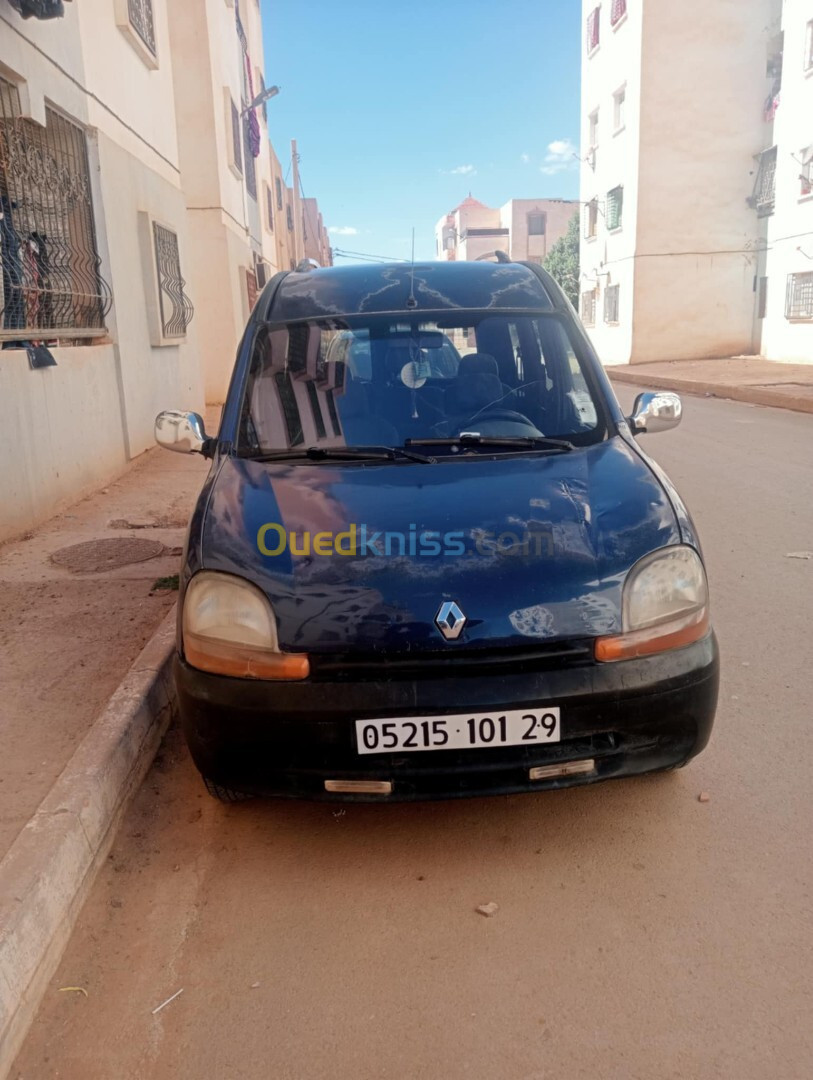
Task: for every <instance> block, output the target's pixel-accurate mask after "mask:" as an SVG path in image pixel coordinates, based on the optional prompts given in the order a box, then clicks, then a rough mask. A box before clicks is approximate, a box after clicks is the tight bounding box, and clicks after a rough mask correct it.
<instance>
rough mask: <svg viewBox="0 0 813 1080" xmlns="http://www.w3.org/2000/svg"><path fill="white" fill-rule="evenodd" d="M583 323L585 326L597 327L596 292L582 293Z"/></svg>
mask: <svg viewBox="0 0 813 1080" xmlns="http://www.w3.org/2000/svg"><path fill="white" fill-rule="evenodd" d="M582 322H583V323H584V325H585V326H595V325H596V290H595V289H590V290H588V291H587V292H583V293H582Z"/></svg>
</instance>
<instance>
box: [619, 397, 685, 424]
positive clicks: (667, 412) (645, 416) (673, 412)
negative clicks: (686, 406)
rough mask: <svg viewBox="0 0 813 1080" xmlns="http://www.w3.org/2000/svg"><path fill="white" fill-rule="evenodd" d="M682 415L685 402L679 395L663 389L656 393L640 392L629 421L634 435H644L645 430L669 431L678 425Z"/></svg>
mask: <svg viewBox="0 0 813 1080" xmlns="http://www.w3.org/2000/svg"><path fill="white" fill-rule="evenodd" d="M682 416H683V404H682V402H681V400H680V398H679V397H678V395H677V394H671V393H668V392H666V391H662V390H661V391H658V392H657V393H654V394H639V395H638V397H637V398H636V399H635V404H634V405H633V407H632V416H630V417H629V418H628V420H627V423H628V424H629V426H630V428H631V429H632V434H633V435H643V434H644V433H645V432H646V433H650V432H654V431H669V429H670V428H673V427H677V426H678V424H679V423H680V419H681V417H682Z"/></svg>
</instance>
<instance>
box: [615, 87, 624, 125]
mask: <svg viewBox="0 0 813 1080" xmlns="http://www.w3.org/2000/svg"><path fill="white" fill-rule="evenodd" d="M626 111H627V88H626V87H625V86H622V87H621V89H620V90H616V92H615V93H614V94H613V124H614V126H615V130H616V131H620V130H621V129H622V128H623V127H624V125H625V123H626Z"/></svg>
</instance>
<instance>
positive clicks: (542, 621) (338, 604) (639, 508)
mask: <svg viewBox="0 0 813 1080" xmlns="http://www.w3.org/2000/svg"><path fill="white" fill-rule="evenodd" d="M203 518H204V524H203V526H202V533H201V534H200V539H199V546H198V548H197V552H196V555H195V557H193V560H192V561H193V563H194V564H196V566H195V568H200V567H204V568H206V569H210V570H221V571H225V572H228V573H233V574H239V575H241V576H242V577H245V578H248V579H249V580H251V581H253V582H255V583H256V584H257V585H258V586H259V587H260V588H261V589H262V590H263V592H264V593H265V594H266V595H267V596H268V597H269V599H270V600H271V602H272V605H273V608H274V612H275V614H276V618H277V624H278V631H279V640H280V644H281V646H282V647H283V648H286V649H292V650H309V651H313V652H328V651H330V652H335V651H339V652H348V651H349V652H355V651H366V652H369V651H387V652H391V651H406V650H409V651H410V652H411V653H413V654H414V653H416V652H421V651H427V650H435V651H436V650H438V649H449V648H461V647H483V648H485V647H494V646H503V647H510V646H522V645H525V646H528V645H529V644H531V643H532V641H536V642H539V641H547V640H552V639H563V638H584V637H594V636H597V635H600V634H607V633H613V632H616V631H618V630H619V629H620V625H621V587H622V585H623V581H624V577H625V575H626V573H627V571H628V570H629V568H630V567H631V566H632V564H633V563H635V562H636V561H637V560H638V559H639V558H641V556H643V555H645V554H647V553H648V552H650V551H652V550H654V549H656V548H658V547H662V546H665V545H667V544H675V543H679V542H680V533H679V529H678V525H677V522H676V519H675V514H674V511H673V509H672V506H671V503H670V501H669V499H668V498H667V495H666V493H665V491H664V488H663V487H662V485H661V483H660V482H659V481H658V479H656V477H655V475H654V474H653V472H652V470H651V469H650V468H649V467H648V466H647V465H646V463H645V462H644V461H643V460H642V459H641V458H640V457H639V456H638V454H637V453H636V452H635V450H634V449H633V448H632V447H630V446H629V445H628V444H627V443H626V442H624V440H623V439H621V438H619V437H615V438H613V439H610V440H607V441H605V442H602V443H599V444H597V445H595V446H591V447H587V448H582V449H578V450H575V451H572V452H570V453H565V454H552V455H544V456H533V455H527V456H520V457H512V458H507V457H496V458H484V457H468V458H467V459H466V460H460V459H452V460H449V459H444V458H442V459H441V460H440V461H439V462H438V463H437V464H435V465H418V464H412V463H386V464H370V465H367V464H365V465H359V464H357V463H355V464H344V463H336V464H334V463H332V462H331V463H329V464H290V463H279V462H277V463H261V462H256V461H249V460H242V459H238V458H233V457H232V458H227V459H226V460H225V461H224V462H223V465H222V467H221V469H220V471H219V473H218V476H217V479H216V481H215V483H214V485H213V488H212V491H211V494H210V497H209V503H208V506H207V507H206V511H205V514H204V515H203ZM265 525H272V526H274V528H272V529H271V530H266V532H265V534H264V542H265V546H266V548H267V549H268V550H271V551H273V550H275V549H277V548H278V547H279V546H280V542H281V534H282V532H284V533H285V534H291V533H293V534H295V544H296V549H297V551H298V552H302V551H303V549H304V547H305V544H306V540H305V534H309V538H310V548H311V550H310V553H309V554H292V552H291V547H290V543H289V542H287V540H288V539H289V536H286V546H285V548H284V550H282V551H280V553H279V554H274V555H268V554H262V553H261V551H260V548H259V546H258V534H259V533H260V531H261V529H262V528H263V526H265ZM277 526H279V528H277ZM363 526H364V527H366V534H365V532H363V531H362V527H363ZM353 527H355V530H354V528H353ZM320 533H321V534H328V536H329V539H328V540H325V539H324V538H323V539H322V541H321V548H322V550H323V551H325V550H329V551H330V553H328V554H316V553H314V550H313V544H314V538H315V537H316V534H320ZM387 533H389V534H391V536H390V539H389V554H387V553H386V550H387V548H386V543H387V541H386V537H385V534H387ZM426 533H432V534H437V535H436V538H434V542H432V541H429V542H427V538H426V535H425V534H426ZM375 534H379V535H378V537H376V539H375V540H374V541H373V542H372V543H371V537H374V536H375ZM392 534H395V535H392ZM450 534H451V537H453V539H452V538H450ZM336 537H338V538H339V545H340V549H341V550H342V551H350V550H351V549H352V547H353V539H355V549H356V550H355V553H350V554H337V553H336V552H335V550H331V549H332V548H333V542H334V538H336ZM500 538H501V539H500ZM365 542H366V548H364V547H363V545H364V544H365ZM435 544H437V545H438V546H440V547H441V553H440V554H436V553H435V551H436V548H435ZM427 547H428V549H429V550H428V551H426V548H427ZM461 548H462V549H463V550H464V553H462V554H461V553H460V551H461ZM422 552H423V553H422ZM447 600H449V601H455V602H456V603H457V604H458V605H459V607H460V608H461V609H462V611H463V613H464V614H465V616H466V619H467V622H466V626H465V628H464V630H463V632H462V634H461V635H460V637H459V638H458V639H457V640H455V641H452V642H447V641H446V640H445V639H444V638H443V636H442V635H441V633H440V631H439V630H438V628H437V626H436V625H435V618H436V616H437V613H438V610H439V608H440V606H441V604H442V603H443V602H444V601H447Z"/></svg>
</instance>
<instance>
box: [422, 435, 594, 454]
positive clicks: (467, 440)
mask: <svg viewBox="0 0 813 1080" xmlns="http://www.w3.org/2000/svg"><path fill="white" fill-rule="evenodd" d="M404 445H405V446H472V447H477V446H494V447H504V448H505V449H507V450H549V451H550V450H552V451H556V452H558V453H560V454H562V453H566V452H567V451H568V450H575V449H576V447H575V446H574V445H573V443H572V442H568V441H567V439H548V438H547V437H546V436H544V435H504V436H501V435H475V434H474V433H471V434H466V433H464V434H463V435H455V436H452V437H450V438H444V437H443V436H438V437H437V438H436V439H407V440H406V441H405V443H404Z"/></svg>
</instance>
